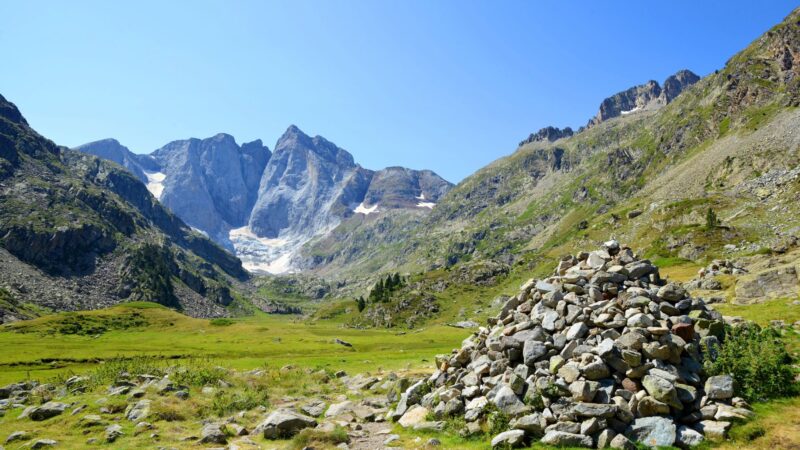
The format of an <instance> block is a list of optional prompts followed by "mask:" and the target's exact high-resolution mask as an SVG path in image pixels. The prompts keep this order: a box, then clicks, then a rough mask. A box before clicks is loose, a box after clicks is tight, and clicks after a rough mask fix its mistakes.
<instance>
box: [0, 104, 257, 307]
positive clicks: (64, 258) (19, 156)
mask: <svg viewBox="0 0 800 450" xmlns="http://www.w3.org/2000/svg"><path fill="white" fill-rule="evenodd" d="M0 247H1V248H0V287H2V288H3V290H4V292H5V293H6V294H7V296H8V297H10V298H11V302H6V305H8V304H14V305H17V306H18V307H19V308H21V309H25V308H28V309H29V310H30V306H31V305H35V306H36V307H38V310H39V311H41V310H42V309H45V310H47V309H51V310H76V309H94V308H98V307H102V306H107V305H109V304H113V303H118V302H122V301H126V300H149V301H155V302H158V303H162V304H164V305H168V306H171V307H174V308H178V309H180V310H183V311H185V312H187V313H189V314H193V315H199V316H209V315H224V314H226V312H225V311H226V310H225V307H226V306H227V305H229V304H230V303H231V302H232V301H233V292H232V285H233V284H234V283H236V282H237V280H239V279H244V278H246V277H247V273H246V272H245V271H244V270H243V269H242V266H241V263H240V261H239V260H237V259H236V258H235V257H233V256H232V255H231V254H229V253H228V252H226V251H225V250H223V249H222V248H220V247H219V246H217V245H216V244H214V243H213V242H211V241H209V240H208V239H206V238H205V237H203V236H201V235H199V234H197V233H195V232H193V231H192V230H191V229H190V228H189V227H188V226H186V225H185V224H184V223H183V222H182V221H181V220H180V219H179V218H178V217H176V216H175V215H173V214H172V213H170V212H169V211H168V210H167V209H165V208H164V207H163V206H162V205H161V204H160V203H159V202H158V201H157V200H156V199H155V198H154V197H153V196H151V195H150V193H149V192H148V191H147V188H146V187H145V185H144V184H143V183H142V182H140V181H139V180H137V179H136V177H134V176H132V175H131V173H130V172H128V171H125V170H121V169H120V168H119V166H117V165H116V164H111V163H108V162H105V161H104V160H101V159H98V158H96V157H93V156H88V155H86V154H83V153H80V152H76V151H72V150H68V149H66V148H63V147H59V146H57V145H56V144H54V143H53V142H51V141H49V140H47V139H45V138H44V137H42V136H40V135H39V134H37V133H36V132H35V131H34V130H32V129H31V128H30V127H29V126H28V124H27V122H26V121H25V119H24V118H23V117H22V115H21V114H20V112H19V110H18V109H17V108H16V106H14V105H13V104H12V103H10V102H8V101H6V100H5V99H4V98H2V97H0ZM1 315H2V316H8V317H12V316H14V314H13V312H12V313H11V314H8V312H4V313H3V314H1Z"/></svg>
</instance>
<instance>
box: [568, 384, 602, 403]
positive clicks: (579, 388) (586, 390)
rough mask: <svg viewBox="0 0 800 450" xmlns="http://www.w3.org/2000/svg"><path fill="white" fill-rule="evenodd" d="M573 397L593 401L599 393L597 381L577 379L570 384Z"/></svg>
mask: <svg viewBox="0 0 800 450" xmlns="http://www.w3.org/2000/svg"><path fill="white" fill-rule="evenodd" d="M569 391H570V393H572V398H573V399H574V400H576V401H579V402H591V401H592V399H594V395H595V394H596V393H597V383H596V382H593V381H576V382H574V383H572V384H570V385H569Z"/></svg>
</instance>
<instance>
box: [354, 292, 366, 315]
mask: <svg viewBox="0 0 800 450" xmlns="http://www.w3.org/2000/svg"><path fill="white" fill-rule="evenodd" d="M356 305H357V306H358V312H361V311H364V308H366V307H367V302H366V300H364V297H363V296H362V297H358V298H357V299H356Z"/></svg>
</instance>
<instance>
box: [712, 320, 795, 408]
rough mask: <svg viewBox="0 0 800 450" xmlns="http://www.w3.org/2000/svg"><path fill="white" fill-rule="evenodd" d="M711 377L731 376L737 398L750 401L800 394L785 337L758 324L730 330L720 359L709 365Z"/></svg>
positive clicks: (718, 353)
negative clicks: (734, 382)
mask: <svg viewBox="0 0 800 450" xmlns="http://www.w3.org/2000/svg"><path fill="white" fill-rule="evenodd" d="M705 369H706V372H707V373H708V375H709V376H714V375H721V374H730V375H731V376H733V378H734V380H736V383H737V391H736V394H737V395H739V396H741V397H743V398H744V399H746V400H748V401H763V400H767V399H770V398H778V397H787V396H791V395H794V394H795V393H797V392H798V389H797V388H798V386H797V383H796V382H795V381H794V377H795V370H794V368H793V367H792V358H791V356H790V355H789V352H787V351H786V345H785V344H784V342H783V339H782V337H781V334H780V332H779V331H778V330H776V329H774V328H764V329H762V328H761V327H759V326H758V325H756V324H754V323H748V324H745V325H740V326H737V327H730V326H728V327H727V328H726V337H725V341H724V342H723V344H722V345H721V347H720V348H719V349H717V355H716V358H715V359H713V360H710V359H708V360H706V361H705Z"/></svg>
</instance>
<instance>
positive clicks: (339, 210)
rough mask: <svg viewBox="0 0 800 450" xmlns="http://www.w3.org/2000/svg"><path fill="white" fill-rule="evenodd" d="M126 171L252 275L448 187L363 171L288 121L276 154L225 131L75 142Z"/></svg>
mask: <svg viewBox="0 0 800 450" xmlns="http://www.w3.org/2000/svg"><path fill="white" fill-rule="evenodd" d="M77 150H80V151H82V152H85V153H91V154H93V155H96V156H99V157H102V158H105V159H108V160H111V161H114V162H116V163H117V164H120V165H121V166H123V167H125V168H127V169H128V170H129V171H130V172H131V173H132V174H133V175H134V176H136V177H137V178H139V179H140V180H141V181H142V182H144V183H145V185H146V186H147V189H148V190H149V191H150V192H151V193H152V194H153V195H154V196H155V197H156V198H158V199H159V200H160V202H161V203H162V204H163V205H165V206H167V207H168V208H169V209H170V210H171V211H172V212H174V213H175V214H176V215H177V216H179V217H180V218H182V219H183V220H184V221H185V222H186V223H187V224H189V225H190V226H192V227H193V228H195V229H197V230H200V231H202V232H203V233H205V234H206V235H208V236H209V237H211V238H212V239H213V240H214V241H216V242H217V243H219V244H220V245H222V246H224V247H226V248H227V249H229V250H230V251H231V252H234V253H235V254H236V255H237V256H239V257H240V258H242V260H243V261H244V262H245V266H246V267H247V268H249V269H251V270H255V271H272V272H282V271H287V270H292V269H293V267H294V264H293V262H292V258H294V256H295V254H296V252H297V251H298V249H299V248H300V247H301V246H302V245H303V244H305V243H306V242H307V241H308V240H310V239H312V238H315V237H318V236H320V235H324V234H325V233H328V232H329V231H330V230H332V229H333V228H335V227H336V226H337V225H339V223H341V221H342V220H344V219H346V218H348V217H352V216H354V215H369V214H373V215H374V214H380V213H381V212H382V211H387V210H409V211H413V213H414V214H415V215H416V214H419V213H427V212H429V211H430V210H431V208H433V206H434V205H435V202H436V201H438V199H439V198H440V197H441V196H442V195H444V193H445V192H447V190H449V189H450V187H451V186H452V184H450V183H448V182H447V181H445V180H444V179H442V178H441V177H439V176H438V175H436V174H435V173H433V172H431V171H429V170H422V171H417V170H411V169H406V168H402V167H390V168H387V169H383V170H379V171H372V170H368V169H365V168H363V167H361V166H359V165H358V164H356V162H355V161H354V159H353V156H352V155H351V154H350V153H348V152H347V151H346V150H344V149H341V148H339V147H338V146H336V145H335V144H334V143H332V142H330V141H328V140H327V139H325V138H323V137H321V136H315V137H311V136H308V135H306V134H305V133H303V132H302V131H301V130H300V129H299V128H297V127H296V126H291V127H289V129H287V131H286V132H285V133H284V135H283V136H281V138H280V139H279V140H278V142H277V144H276V146H275V153H274V154H273V153H271V152H270V150H269V149H268V148H267V147H266V146H264V145H263V144H262V142H261V141H260V140H257V141H254V142H249V143H244V144H242V145H238V144H237V143H236V141H235V140H234V138H233V137H232V136H230V135H227V134H218V135H216V136H213V137H210V138H207V139H194V138H193V139H185V140H179V141H173V142H170V143H169V144H167V145H165V146H163V147H161V148H159V149H158V150H156V151H154V152H153V153H151V154H150V155H137V154H134V153H132V152H131V151H130V150H128V149H127V148H126V147H124V146H122V145H121V144H119V142H117V141H116V140H113V139H106V140H103V141H97V142H93V143H89V144H86V145H83V146H81V147H78V148H77Z"/></svg>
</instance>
